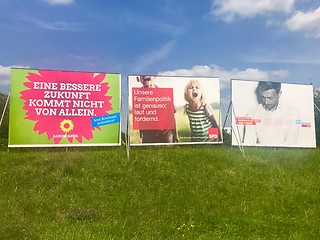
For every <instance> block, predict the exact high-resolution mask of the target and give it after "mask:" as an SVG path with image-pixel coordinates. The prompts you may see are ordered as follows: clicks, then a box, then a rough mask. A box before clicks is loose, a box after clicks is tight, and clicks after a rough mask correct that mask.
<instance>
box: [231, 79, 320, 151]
mask: <svg viewBox="0 0 320 240" xmlns="http://www.w3.org/2000/svg"><path fill="white" fill-rule="evenodd" d="M231 89H232V106H233V112H232V113H233V114H232V115H233V116H232V129H233V131H232V145H243V146H268V147H306V148H314V147H316V140H315V139H316V138H315V124H314V107H313V87H312V85H301V84H289V83H280V82H270V81H245V80H232V81H231Z"/></svg>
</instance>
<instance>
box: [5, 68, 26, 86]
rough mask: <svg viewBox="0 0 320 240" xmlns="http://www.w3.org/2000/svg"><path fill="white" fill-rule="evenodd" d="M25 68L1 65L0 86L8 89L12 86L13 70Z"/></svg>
mask: <svg viewBox="0 0 320 240" xmlns="http://www.w3.org/2000/svg"><path fill="white" fill-rule="evenodd" d="M14 67H16V68H25V66H19V65H14V66H2V65H0V86H4V87H8V86H10V76H11V68H14Z"/></svg>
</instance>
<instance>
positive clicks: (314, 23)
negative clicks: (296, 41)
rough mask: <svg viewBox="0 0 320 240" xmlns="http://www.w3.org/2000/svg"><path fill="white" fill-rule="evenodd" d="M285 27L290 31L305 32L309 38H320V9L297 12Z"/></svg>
mask: <svg viewBox="0 0 320 240" xmlns="http://www.w3.org/2000/svg"><path fill="white" fill-rule="evenodd" d="M285 26H286V27H287V28H288V29H289V30H290V31H299V32H305V33H306V34H307V36H311V37H314V38H320V7H319V8H317V9H315V10H311V11H309V12H302V11H296V12H295V13H294V15H293V16H292V17H291V18H290V19H288V20H287V21H286V22H285Z"/></svg>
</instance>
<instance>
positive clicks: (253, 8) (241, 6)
mask: <svg viewBox="0 0 320 240" xmlns="http://www.w3.org/2000/svg"><path fill="white" fill-rule="evenodd" d="M294 2H295V0H281V1H279V0H259V1H257V0H212V8H211V12H210V13H211V14H212V15H213V16H217V17H221V18H222V19H223V20H224V21H226V22H231V21H233V20H234V19H235V18H236V17H242V18H252V17H255V16H257V15H265V14H268V13H270V12H282V13H290V12H291V11H292V10H293V8H294Z"/></svg>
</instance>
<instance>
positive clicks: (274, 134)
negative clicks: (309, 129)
mask: <svg viewBox="0 0 320 240" xmlns="http://www.w3.org/2000/svg"><path fill="white" fill-rule="evenodd" d="M281 93H282V92H281V83H277V82H264V81H260V82H259V83H258V86H257V89H256V94H257V99H258V102H259V105H258V107H256V108H255V109H253V110H251V111H250V112H249V113H248V115H247V117H249V118H252V124H251V125H245V127H244V135H243V141H242V142H243V144H244V145H249V146H250V145H252V146H258V145H260V146H287V147H289V146H293V145H295V144H296V143H297V140H298V135H299V124H297V121H298V120H299V119H300V116H299V115H300V114H299V111H298V110H297V109H296V108H294V107H292V106H289V105H285V104H284V103H282V102H281V101H280V97H281Z"/></svg>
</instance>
